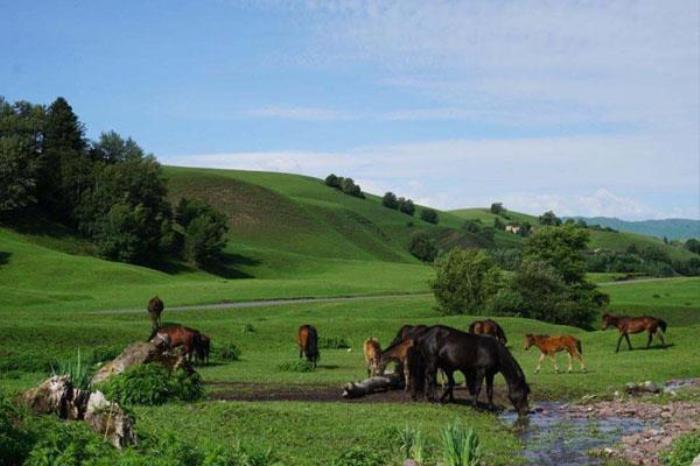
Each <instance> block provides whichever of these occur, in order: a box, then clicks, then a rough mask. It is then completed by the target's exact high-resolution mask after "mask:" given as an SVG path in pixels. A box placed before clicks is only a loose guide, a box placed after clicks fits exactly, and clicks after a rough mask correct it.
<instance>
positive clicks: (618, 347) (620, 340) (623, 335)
mask: <svg viewBox="0 0 700 466" xmlns="http://www.w3.org/2000/svg"><path fill="white" fill-rule="evenodd" d="M624 337H625V334H624V333H621V334H620V338H618V339H617V349H615V352H616V353H619V352H620V343H622V339H623V338H624Z"/></svg>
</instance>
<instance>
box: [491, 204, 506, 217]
mask: <svg viewBox="0 0 700 466" xmlns="http://www.w3.org/2000/svg"><path fill="white" fill-rule="evenodd" d="M489 210H490V211H491V213H492V214H495V215H501V214H502V213H504V212H505V211H506V208H505V207H503V203H502V202H494V203H493V204H491V209H489Z"/></svg>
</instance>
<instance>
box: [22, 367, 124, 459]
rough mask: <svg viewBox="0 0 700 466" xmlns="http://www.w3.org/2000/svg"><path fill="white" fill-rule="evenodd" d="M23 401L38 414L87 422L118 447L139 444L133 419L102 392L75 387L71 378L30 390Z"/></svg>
mask: <svg viewBox="0 0 700 466" xmlns="http://www.w3.org/2000/svg"><path fill="white" fill-rule="evenodd" d="M22 398H23V400H24V402H25V403H26V404H27V406H28V407H29V408H31V409H32V410H33V411H34V412H36V413H40V414H57V415H58V416H59V417H60V418H61V419H68V420H75V421H85V422H86V423H87V424H88V425H89V426H90V428H91V429H92V430H94V431H95V432H97V433H99V434H102V435H104V438H105V440H109V442H110V443H111V444H112V445H114V446H115V447H116V448H123V447H126V446H128V445H134V444H136V434H135V432H134V420H133V419H132V418H131V417H130V416H129V415H128V414H126V413H125V412H124V410H123V409H122V408H121V407H120V406H119V405H118V404H117V403H114V402H111V401H108V400H107V399H106V398H105V396H104V394H103V393H102V392H100V391H96V392H89V391H87V390H80V389H77V388H73V386H72V384H71V382H70V376H68V375H61V376H58V375H55V376H53V377H51V378H49V379H46V380H45V381H44V382H42V383H41V385H39V386H38V387H35V388H32V389H29V390H27V391H26V392H25V393H24V395H23V397H22Z"/></svg>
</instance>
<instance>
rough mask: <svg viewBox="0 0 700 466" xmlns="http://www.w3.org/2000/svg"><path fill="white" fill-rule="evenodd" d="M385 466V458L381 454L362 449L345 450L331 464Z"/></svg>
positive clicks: (339, 465) (340, 465)
mask: <svg viewBox="0 0 700 466" xmlns="http://www.w3.org/2000/svg"><path fill="white" fill-rule="evenodd" d="M385 464H386V460H385V458H384V457H382V456H381V455H380V454H379V453H377V452H375V451H370V450H368V449H366V448H361V447H352V448H350V449H348V450H345V451H344V452H343V453H341V454H340V456H338V458H336V459H335V460H333V461H332V462H331V466H384V465H385Z"/></svg>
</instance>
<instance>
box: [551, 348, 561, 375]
mask: <svg viewBox="0 0 700 466" xmlns="http://www.w3.org/2000/svg"><path fill="white" fill-rule="evenodd" d="M549 357H550V359H551V360H552V364H554V372H556V373H557V374H558V373H559V366H558V365H557V353H551V354H550V355H549Z"/></svg>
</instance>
